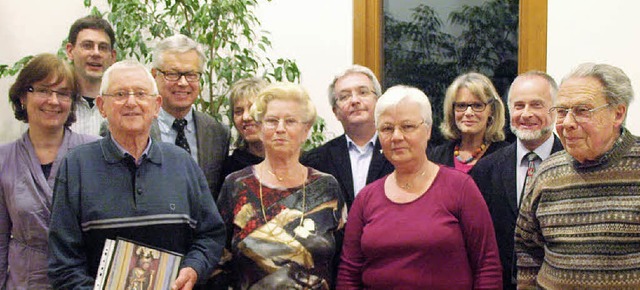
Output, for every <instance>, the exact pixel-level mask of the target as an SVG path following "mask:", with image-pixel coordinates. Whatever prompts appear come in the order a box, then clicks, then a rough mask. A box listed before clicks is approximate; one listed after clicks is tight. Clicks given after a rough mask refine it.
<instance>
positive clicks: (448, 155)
mask: <svg viewBox="0 0 640 290" xmlns="http://www.w3.org/2000/svg"><path fill="white" fill-rule="evenodd" d="M456 144H458V141H457V140H456V141H447V142H446V143H443V144H440V145H438V146H436V147H434V148H433V149H430V148H431V147H429V148H427V157H428V158H429V161H433V162H435V163H438V164H442V165H446V166H449V167H454V166H455V165H454V164H453V158H455V157H453V148H455V147H456ZM509 144H510V143H509V142H507V141H499V142H492V143H491V144H490V145H489V148H487V151H486V152H485V153H484V154H483V155H482V156H480V159H482V158H485V157H487V156H489V155H490V154H491V153H493V152H496V151H498V149H500V148H502V147H505V146H509ZM478 162H480V160H478ZM476 164H477V163H476Z"/></svg>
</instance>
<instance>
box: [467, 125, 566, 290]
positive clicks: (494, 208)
mask: <svg viewBox="0 0 640 290" xmlns="http://www.w3.org/2000/svg"><path fill="white" fill-rule="evenodd" d="M553 138H554V140H553V147H552V149H551V153H554V152H557V151H560V150H563V148H562V143H560V140H559V139H558V137H556V136H555V135H554V136H553ZM516 146H517V143H516V142H514V143H513V144H511V145H509V146H507V147H504V148H502V149H501V150H498V151H496V152H495V153H494V154H491V155H489V156H487V158H483V159H482V160H480V161H478V163H476V165H475V166H474V167H473V168H471V171H470V172H469V174H470V175H471V177H473V180H475V182H476V184H477V185H478V188H480V192H482V196H483V197H484V199H485V201H486V202H487V206H488V207H489V212H490V213H491V219H492V220H493V226H494V228H495V231H496V239H497V241H498V250H499V251H500V261H501V262H502V268H503V269H502V275H503V278H502V283H503V284H504V289H516V285H515V284H512V283H511V276H512V273H511V269H512V267H513V265H512V263H513V261H514V259H513V243H514V242H513V235H514V231H515V227H516V219H517V218H518V204H517V196H516V195H517V194H520V193H518V192H516V191H517V184H516V183H517V179H516V163H517V160H516V158H517V157H516Z"/></svg>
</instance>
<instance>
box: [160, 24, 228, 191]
mask: <svg viewBox="0 0 640 290" xmlns="http://www.w3.org/2000/svg"><path fill="white" fill-rule="evenodd" d="M204 64H205V55H204V52H203V51H202V48H201V47H200V45H198V43H196V42H195V41H194V40H192V39H190V38H189V37H186V36H184V35H182V34H176V35H173V36H170V37H167V38H165V39H163V40H162V41H160V42H159V43H158V45H157V46H156V48H155V50H154V52H153V68H152V69H151V74H152V75H153V77H154V78H155V80H156V83H157V84H158V90H159V91H160V95H162V99H163V101H162V109H161V110H160V113H159V114H158V119H157V122H154V124H153V126H152V127H151V137H152V138H154V139H156V140H162V141H163V142H170V143H174V144H176V145H178V146H180V147H182V148H184V149H185V150H186V151H187V152H189V154H191V157H193V159H195V160H196V162H197V163H198V165H199V166H200V168H201V169H202V171H203V172H204V175H205V177H206V178H207V182H208V183H209V188H210V190H211V193H212V195H213V198H214V200H216V199H217V196H218V190H219V188H220V185H221V183H222V180H221V174H222V163H223V161H224V159H225V157H226V156H227V154H228V153H229V138H230V133H229V128H228V127H227V126H225V125H223V124H220V123H219V122H218V121H216V120H215V119H214V118H213V117H211V116H209V115H208V114H205V113H202V112H199V111H196V110H195V109H194V108H193V103H194V102H195V101H196V99H197V98H198V96H199V95H200V77H201V76H202V70H203V67H204Z"/></svg>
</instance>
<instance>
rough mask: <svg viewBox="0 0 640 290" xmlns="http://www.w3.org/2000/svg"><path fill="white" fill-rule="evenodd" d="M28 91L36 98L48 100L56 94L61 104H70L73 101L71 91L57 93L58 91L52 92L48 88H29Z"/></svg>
mask: <svg viewBox="0 0 640 290" xmlns="http://www.w3.org/2000/svg"><path fill="white" fill-rule="evenodd" d="M27 91H28V92H30V93H33V95H34V96H35V97H38V98H41V99H48V98H50V97H51V96H53V94H56V98H58V101H60V102H70V101H71V94H72V93H71V91H56V90H51V89H48V88H44V87H33V86H31V87H28V88H27Z"/></svg>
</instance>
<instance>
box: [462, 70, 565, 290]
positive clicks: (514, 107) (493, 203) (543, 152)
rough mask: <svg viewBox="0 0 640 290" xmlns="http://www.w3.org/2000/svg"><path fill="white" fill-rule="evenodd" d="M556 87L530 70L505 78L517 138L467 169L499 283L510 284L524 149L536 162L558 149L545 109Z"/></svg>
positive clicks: (551, 117) (523, 175) (523, 176)
mask: <svg viewBox="0 0 640 290" xmlns="http://www.w3.org/2000/svg"><path fill="white" fill-rule="evenodd" d="M557 91H558V85H557V84H556V82H555V81H554V80H553V78H552V77H551V76H549V75H547V74H546V73H543V72H538V71H530V72H526V73H524V74H521V75H520V76H518V77H517V78H516V79H515V80H514V81H513V83H512V84H511V88H510V89H509V100H508V107H509V113H510V115H511V131H512V132H513V133H514V134H515V135H516V137H517V140H516V142H514V143H513V144H511V145H509V146H507V147H504V148H502V149H500V150H498V151H496V152H495V153H493V154H491V155H489V156H487V157H485V158H483V159H481V160H480V161H478V163H477V164H476V165H475V166H474V167H473V168H472V169H471V172H470V174H471V176H472V177H473V179H474V180H475V182H476V184H478V187H479V188H480V191H481V192H482V195H483V196H484V198H485V201H486V202H487V205H488V207H489V211H490V213H491V218H492V219H493V225H494V227H495V230H496V238H497V241H498V248H499V250H500V260H501V262H502V267H503V284H504V289H516V284H515V279H514V278H515V276H516V275H515V273H514V270H515V265H513V264H514V262H515V259H514V257H513V253H514V252H513V244H514V239H513V236H514V231H515V226H516V219H517V217H518V208H519V205H520V201H521V200H522V196H521V195H522V194H521V193H522V192H523V190H524V186H525V182H526V178H527V170H528V167H529V160H528V159H527V157H526V155H527V154H528V153H529V152H534V153H535V154H536V155H537V156H538V157H539V158H537V160H534V161H533V162H534V164H535V165H536V166H537V165H539V164H540V163H541V162H542V160H544V159H546V158H547V157H549V155H551V154H553V153H554V152H556V151H560V150H562V144H561V143H560V140H559V139H558V137H556V136H555V135H554V134H553V126H554V124H555V115H552V114H550V113H549V108H551V107H552V106H553V102H554V100H555V96H556V93H557Z"/></svg>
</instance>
